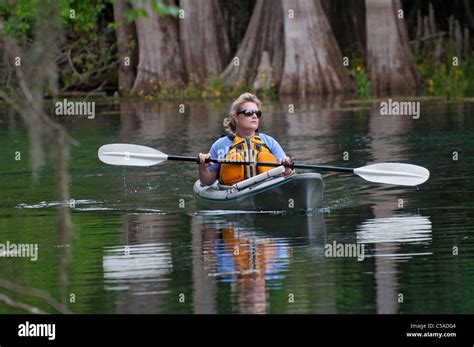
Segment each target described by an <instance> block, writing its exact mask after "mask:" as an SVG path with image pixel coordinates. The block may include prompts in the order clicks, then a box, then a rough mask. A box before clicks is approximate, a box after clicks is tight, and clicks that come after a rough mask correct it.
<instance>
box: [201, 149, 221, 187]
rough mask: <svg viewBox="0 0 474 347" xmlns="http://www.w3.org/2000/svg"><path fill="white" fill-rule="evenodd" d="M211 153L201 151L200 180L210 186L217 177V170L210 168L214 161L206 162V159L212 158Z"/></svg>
mask: <svg viewBox="0 0 474 347" xmlns="http://www.w3.org/2000/svg"><path fill="white" fill-rule="evenodd" d="M210 157H211V154H210V153H207V154H204V153H199V180H200V181H201V183H202V184H203V185H205V186H210V185H211V184H213V183H214V182H215V181H216V179H217V171H211V170H209V167H210V166H212V165H214V163H213V162H209V163H206V159H208V158H210Z"/></svg>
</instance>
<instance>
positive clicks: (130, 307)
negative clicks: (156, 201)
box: [102, 214, 176, 313]
mask: <svg viewBox="0 0 474 347" xmlns="http://www.w3.org/2000/svg"><path fill="white" fill-rule="evenodd" d="M123 218H124V224H123V225H124V227H123V241H122V242H123V244H122V245H119V246H112V247H105V248H104V255H103V261H102V263H103V270H104V285H105V288H106V289H107V290H111V291H116V293H117V296H116V313H162V311H163V306H164V304H165V303H164V294H166V293H168V292H169V290H170V289H169V288H168V285H167V282H168V281H169V279H170V276H171V274H172V273H173V270H174V262H173V257H172V242H170V241H169V240H168V235H169V234H170V229H172V228H173V226H174V224H175V223H176V220H175V219H174V218H172V217H170V216H167V215H161V214H127V215H124V216H123Z"/></svg>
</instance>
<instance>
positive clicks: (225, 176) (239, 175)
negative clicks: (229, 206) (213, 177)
mask: <svg viewBox="0 0 474 347" xmlns="http://www.w3.org/2000/svg"><path fill="white" fill-rule="evenodd" d="M229 138H230V139H231V140H232V141H233V144H232V146H231V147H230V149H229V152H228V153H227V156H226V157H225V159H226V160H233V161H252V162H254V164H251V165H236V164H221V168H220V172H219V182H220V183H221V184H225V185H232V184H234V183H238V182H241V181H243V180H245V179H247V178H250V177H253V176H256V175H258V174H261V173H264V172H266V171H269V170H271V169H273V167H271V166H257V165H256V163H257V162H271V163H277V162H278V160H277V159H276V158H275V156H274V155H273V153H272V152H271V151H270V148H268V146H267V145H266V144H265V143H264V142H263V141H262V140H261V139H260V137H259V136H258V135H254V136H253V137H251V138H242V137H239V136H236V135H229Z"/></svg>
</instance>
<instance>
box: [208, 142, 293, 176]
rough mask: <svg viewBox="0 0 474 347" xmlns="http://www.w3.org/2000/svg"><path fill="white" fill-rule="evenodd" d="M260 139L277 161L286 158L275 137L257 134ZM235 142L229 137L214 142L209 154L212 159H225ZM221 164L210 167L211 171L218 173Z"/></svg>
mask: <svg viewBox="0 0 474 347" xmlns="http://www.w3.org/2000/svg"><path fill="white" fill-rule="evenodd" d="M257 135H258V136H259V137H260V139H261V140H262V141H263V143H265V144H266V145H267V147H268V148H269V149H270V151H271V152H272V154H273V155H274V156H275V158H277V160H281V159H283V158H284V157H286V154H285V152H284V151H283V149H282V148H281V146H280V144H279V143H278V142H277V140H275V139H274V138H273V137H271V136H268V135H265V134H262V133H258V134H257ZM233 143H234V142H233V141H232V140H231V139H229V137H227V136H224V137H221V138H220V139H218V140H217V141H216V142H214V143H213V144H212V146H211V150H210V151H209V153H210V154H211V158H218V159H225V157H226V155H227V153H229V149H230V147H231V146H232V145H233ZM220 166H221V164H219V163H215V164H214V165H212V166H210V167H209V170H211V171H218V170H219V168H220Z"/></svg>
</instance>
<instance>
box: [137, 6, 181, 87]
mask: <svg viewBox="0 0 474 347" xmlns="http://www.w3.org/2000/svg"><path fill="white" fill-rule="evenodd" d="M162 2H163V3H167V4H169V3H171V1H169V0H167V1H162ZM132 6H133V7H134V8H138V9H140V8H141V9H145V10H146V11H147V13H148V16H147V17H143V16H141V17H139V18H138V19H137V20H136V22H135V25H136V30H137V38H138V67H137V77H136V79H135V84H134V85H133V88H132V90H131V92H130V93H131V94H138V95H141V94H147V93H149V92H151V91H152V90H153V87H154V86H155V87H156V86H157V85H156V83H162V85H170V84H173V85H176V86H179V85H181V84H182V83H183V81H184V74H183V72H184V71H183V64H182V60H181V52H180V47H179V34H178V23H177V19H176V18H173V17H171V16H158V15H157V14H156V13H155V12H154V11H153V10H152V8H151V1H148V0H137V1H133V2H132Z"/></svg>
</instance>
